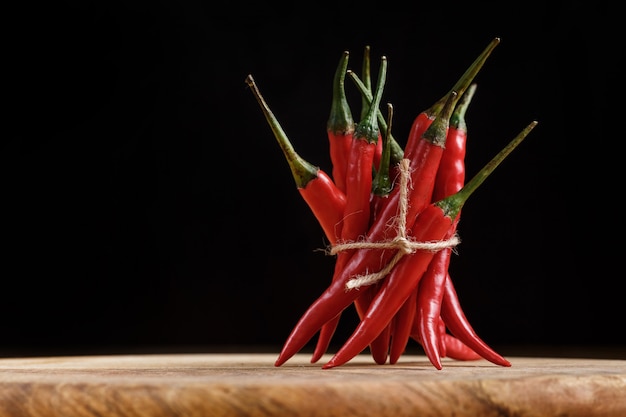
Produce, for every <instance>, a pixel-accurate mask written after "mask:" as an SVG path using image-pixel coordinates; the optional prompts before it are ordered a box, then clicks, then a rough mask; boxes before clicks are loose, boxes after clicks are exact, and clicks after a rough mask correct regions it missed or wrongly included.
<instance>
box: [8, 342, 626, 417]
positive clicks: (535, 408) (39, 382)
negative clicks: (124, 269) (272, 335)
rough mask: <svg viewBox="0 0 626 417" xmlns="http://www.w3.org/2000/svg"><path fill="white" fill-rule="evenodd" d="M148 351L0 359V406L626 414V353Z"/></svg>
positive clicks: (98, 411) (48, 412)
mask: <svg viewBox="0 0 626 417" xmlns="http://www.w3.org/2000/svg"><path fill="white" fill-rule="evenodd" d="M276 357H277V355H273V354H266V353H264V354H150V355H110V356H107V355H104V356H70V357H37V358H8V359H0V417H27V416H28V417H31V416H32V417H35V416H36V417H52V416H54V417H57V416H58V417H74V416H76V417H91V416H93V417H96V416H97V417H109V416H116V417H127V416H129V417H130V416H133V417H135V416H142V417H143V416H150V417H161V416H163V417H176V416H186V417H195V416H198V417H199V416H202V417H205V416H210V417H227V416H228V417H230V416H249V417H265V416H293V417H295V416H320V417H321V416H325V417H335V416H351V417H359V416H377V417H381V416H394V417H403V416H412V417H415V416H420V417H428V416H432V417H440V416H455V417H463V416H471V417H478V416H485V417H490V416H500V417H502V416H519V417H522V416H523V417H534V416H536V417H539V416H541V417H543V416H550V417H554V416H568V417H576V416H581V417H583V416H584V417H588V416H615V417H618V416H619V417H623V416H626V361H625V360H612V359H571V358H569V359H562V358H525V357H512V358H511V357H508V358H507V359H509V360H510V361H511V363H512V366H511V367H510V368H503V367H498V366H495V365H493V364H491V363H490V362H487V361H482V360H481V361H475V362H459V361H453V360H444V362H443V365H444V368H443V369H442V370H440V371H438V370H436V369H435V368H434V367H433V366H432V365H431V364H430V363H429V362H428V360H427V359H426V357H424V356H418V355H415V356H411V355H409V356H403V357H402V358H401V359H400V361H399V362H398V363H397V364H395V365H376V364H374V363H373V361H372V359H371V357H370V356H369V355H362V356H359V357H357V358H355V359H353V360H352V361H350V362H349V363H347V364H345V365H343V366H341V367H337V368H333V369H328V370H322V369H321V365H322V364H323V363H325V361H327V360H328V359H330V357H324V358H322V360H321V361H320V362H319V363H317V364H311V363H309V358H310V355H308V354H299V355H296V356H295V357H293V358H291V359H290V360H289V361H288V362H287V363H286V364H284V365H283V366H281V367H275V366H274V360H275V359H276Z"/></svg>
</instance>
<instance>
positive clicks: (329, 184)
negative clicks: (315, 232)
mask: <svg viewBox="0 0 626 417" xmlns="http://www.w3.org/2000/svg"><path fill="white" fill-rule="evenodd" d="M246 83H247V84H248V86H249V87H250V88H251V90H252V93H253V94H254V96H255V97H256V99H257V101H258V102H259V104H260V106H261V109H262V110H263V114H264V115H265V118H266V120H267V122H268V124H269V125H270V127H271V129H272V132H273V133H274V136H275V137H276V140H277V141H278V144H279V145H280V148H281V150H282V151H283V153H284V155H285V157H286V159H287V163H288V164H289V168H290V169H291V173H292V175H293V178H294V180H295V181H296V186H297V188H298V192H299V193H300V195H301V196H302V198H303V199H304V201H305V202H306V203H307V205H308V206H309V208H310V209H311V211H312V212H313V215H314V216H315V217H316V219H317V220H318V222H319V224H320V225H321V227H322V230H323V231H324V233H325V235H326V237H327V239H328V240H329V241H330V242H331V243H333V242H337V240H338V236H339V234H338V233H339V231H340V229H339V225H340V224H341V219H342V217H343V212H344V209H345V207H346V196H345V194H344V193H342V192H341V190H339V189H337V187H336V186H335V184H334V183H333V181H332V179H331V178H330V177H329V176H328V174H326V173H325V172H324V171H323V170H321V169H320V168H319V167H316V166H314V165H312V164H311V163H309V162H307V161H306V160H304V159H303V158H302V157H301V156H300V155H298V153H297V152H296V151H295V149H294V148H293V146H292V144H291V142H290V141H289V139H288V138H287V135H286V134H285V132H284V130H283V129H282V127H281V126H280V123H279V122H278V120H277V119H276V117H275V116H274V114H273V113H272V111H271V110H270V108H269V106H268V105H267V103H266V102H265V99H264V98H263V96H262V95H261V92H260V91H259V88H258V87H257V85H256V83H255V81H254V79H253V78H252V75H248V77H247V78H246Z"/></svg>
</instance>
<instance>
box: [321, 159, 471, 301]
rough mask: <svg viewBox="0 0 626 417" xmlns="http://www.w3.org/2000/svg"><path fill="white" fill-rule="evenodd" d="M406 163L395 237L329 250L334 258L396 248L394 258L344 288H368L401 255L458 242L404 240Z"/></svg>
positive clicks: (405, 163) (404, 163) (402, 170)
mask: <svg viewBox="0 0 626 417" xmlns="http://www.w3.org/2000/svg"><path fill="white" fill-rule="evenodd" d="M409 163H410V161H409V160H408V159H403V160H402V161H400V164H399V166H400V185H399V187H400V196H399V201H398V214H397V215H396V217H395V219H394V222H395V223H396V230H397V235H396V237H395V238H393V239H391V240H387V241H379V242H365V241H355V242H342V243H337V244H335V245H333V246H332V247H331V248H330V251H329V253H330V254H331V255H336V254H337V253H339V252H341V251H345V250H352V249H397V250H398V252H397V253H396V254H395V255H394V257H393V258H392V259H391V260H390V261H389V263H387V264H386V265H385V267H384V268H383V269H381V270H380V271H378V272H374V273H368V274H364V275H356V276H355V277H353V278H351V279H350V280H349V281H348V282H347V283H346V289H356V288H359V287H362V286H364V285H371V284H374V283H376V282H378V281H379V280H381V279H383V278H384V277H385V276H387V275H388V274H389V273H390V272H391V270H392V269H393V267H394V266H395V265H396V264H397V263H398V262H399V261H400V259H402V257H403V256H404V255H409V254H412V253H415V251H417V250H430V251H434V252H437V251H440V250H442V249H446V248H451V247H454V246H456V245H458V244H459V243H460V239H459V237H458V236H457V235H456V234H455V235H454V236H452V237H451V238H449V239H446V240H439V241H432V242H418V241H414V240H412V239H410V238H409V237H407V227H406V222H407V219H406V217H407V211H408V205H409V203H408V188H409V184H408V182H409Z"/></svg>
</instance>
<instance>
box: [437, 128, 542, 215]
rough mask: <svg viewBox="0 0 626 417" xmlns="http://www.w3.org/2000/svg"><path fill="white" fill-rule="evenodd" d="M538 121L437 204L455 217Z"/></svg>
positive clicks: (447, 213)
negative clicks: (456, 190) (457, 190)
mask: <svg viewBox="0 0 626 417" xmlns="http://www.w3.org/2000/svg"><path fill="white" fill-rule="evenodd" d="M537 123H538V122H537V121H533V122H531V123H530V124H529V125H528V126H526V128H524V130H522V131H521V132H520V133H519V134H518V135H517V136H516V137H515V138H514V139H513V140H511V141H510V142H509V143H508V144H507V145H506V146H505V147H504V148H503V149H502V150H501V151H500V152H498V154H497V155H496V156H494V157H493V158H492V159H491V161H489V162H488V163H487V164H486V165H485V166H484V167H483V168H482V169H481V170H480V171H478V173H477V174H476V175H474V177H473V178H472V179H471V180H469V181H468V182H467V183H466V184H465V186H464V187H463V188H462V189H461V190H459V192H457V193H456V194H453V195H451V196H449V197H446V198H444V199H442V200H439V201H438V202H437V203H435V204H437V205H438V206H439V207H441V209H442V210H443V211H444V213H445V214H446V215H447V216H449V217H450V218H452V219H454V218H456V216H457V215H458V214H459V212H460V211H461V208H462V207H463V205H464V204H465V202H466V201H467V199H468V198H469V196H470V195H472V193H473V192H474V191H476V189H478V187H480V185H481V184H482V183H483V182H484V181H485V180H486V179H487V177H488V176H489V175H490V174H491V173H492V172H493V171H494V170H495V169H496V168H497V167H498V165H500V163H501V162H502V161H504V159H505V158H506V157H507V156H509V154H510V153H511V152H513V150H514V149H515V148H516V147H517V145H519V144H520V143H521V142H522V141H523V140H524V139H525V138H526V136H528V134H529V133H530V131H531V130H533V128H534V127H535V126H536V125H537Z"/></svg>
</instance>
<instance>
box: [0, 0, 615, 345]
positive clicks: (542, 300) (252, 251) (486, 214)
mask: <svg viewBox="0 0 626 417" xmlns="http://www.w3.org/2000/svg"><path fill="white" fill-rule="evenodd" d="M213 4H214V3H210V2H201V1H192V0H184V1H175V2H167V1H163V2H151V3H146V4H142V3H139V2H133V1H130V2H120V3H117V2H104V1H100V2H55V3H54V4H52V3H48V4H47V5H45V6H38V7H35V6H29V7H28V8H15V9H14V10H10V11H7V12H6V14H5V19H6V20H7V25H5V28H6V31H7V33H6V35H5V36H4V40H5V47H4V48H5V49H4V50H3V56H4V58H3V62H4V63H3V68H4V69H5V75H4V76H3V87H4V89H3V91H5V92H4V93H3V94H2V95H3V101H5V106H4V108H5V110H4V116H5V117H6V119H5V120H6V121H5V122H4V123H3V139H2V143H1V153H0V155H1V162H0V169H1V175H0V192H1V193H2V207H3V214H2V217H1V219H2V220H1V223H0V239H1V242H2V246H3V248H2V252H1V253H2V255H1V265H2V284H3V285H2V293H1V297H2V302H1V303H0V317H2V321H3V324H2V327H1V329H2V330H1V331H0V353H2V354H4V355H26V354H48V353H61V354H65V353H68V354H69V353H89V352H125V351H130V350H144V351H148V350H173V351H185V350H192V349H194V350H195V349H197V350H214V349H217V350H219V349H228V348H230V347H231V346H239V347H240V348H242V349H259V348H261V347H268V348H269V349H276V351H277V349H279V348H280V345H281V344H282V342H283V341H284V340H285V338H286V337H287V335H288V333H289V331H290V330H291V328H292V326H293V325H294V324H295V322H296V321H297V319H298V318H299V316H300V315H301V314H302V313H303V312H304V310H305V309H306V307H307V306H308V305H309V304H310V302H312V301H313V300H314V299H315V298H316V297H317V296H318V295H319V294H320V293H321V291H322V290H323V289H324V288H325V286H326V285H327V284H328V283H329V282H330V277H331V274H332V265H333V260H332V258H330V257H327V256H325V255H324V254H323V253H322V252H320V251H318V249H321V248H324V247H325V245H326V242H325V239H324V237H323V234H322V231H321V229H320V228H319V226H318V225H317V223H316V221H315V219H314V218H313V216H312V215H311V213H310V212H309V211H308V209H307V207H306V205H305V204H304V203H303V201H302V200H301V199H300V196H299V194H298V192H297V190H296V188H295V184H294V182H293V178H292V177H291V174H290V172H289V169H288V166H287V164H286V162H285V160H284V158H283V155H282V153H281V151H280V149H279V148H278V145H277V144H276V141H275V139H274V137H273V135H272V132H271V130H270V129H269V126H268V125H267V123H266V121H265V119H264V117H263V115H262V113H261V110H260V108H259V106H258V104H257V102H256V101H255V99H254V97H253V95H252V93H251V91H250V90H249V89H248V88H247V86H246V84H245V82H244V79H245V77H246V76H247V75H248V74H252V75H253V76H254V78H255V80H256V82H257V84H258V85H259V88H260V89H261V92H262V93H263V94H264V96H265V99H266V100H267V101H268V103H269V105H270V107H271V108H272V110H273V111H274V113H275V115H276V116H277V117H278V119H279V121H280V122H281V124H282V126H283V128H284V130H285V131H286V132H287V134H288V135H289V137H290V139H291V141H292V142H293V143H294V146H295V147H296V149H297V150H298V152H299V153H300V154H301V155H302V156H303V157H305V158H306V159H308V160H309V161H311V162H312V163H314V164H316V165H319V166H320V167H321V168H323V169H324V170H326V171H328V172H330V163H329V159H328V156H327V150H328V148H327V146H328V144H327V139H326V131H325V127H326V119H327V117H328V114H329V110H330V98H331V92H332V91H331V83H332V77H333V74H334V71H335V68H336V66H337V64H338V62H339V58H340V56H341V53H342V52H343V51H344V50H348V51H350V53H351V55H350V62H351V65H350V67H351V68H352V69H355V70H357V72H358V71H359V69H360V65H361V57H362V51H363V49H364V47H365V46H366V45H369V46H370V47H371V51H372V64H373V73H374V75H375V74H376V72H377V67H378V59H379V57H380V56H381V55H385V56H386V57H387V59H388V62H389V69H388V76H387V84H386V87H385V95H384V97H383V101H384V102H391V103H393V105H394V109H395V114H394V121H393V126H394V136H395V137H396V138H397V139H398V140H399V142H400V143H401V144H403V138H404V137H406V135H407V133H408V130H409V127H410V125H411V122H412V120H413V118H414V117H415V116H416V115H417V114H418V113H419V112H420V111H422V110H424V109H426V108H427V107H429V106H430V105H431V104H432V103H434V101H435V100H437V99H439V98H440V97H441V96H442V95H443V94H444V93H446V92H447V91H448V90H449V89H450V88H451V87H452V85H453V84H454V82H455V81H456V80H457V78H458V77H459V76H460V75H461V74H462V73H463V72H464V71H465V69H466V68H467V66H468V65H469V64H470V63H471V62H472V61H473V60H474V58H475V57H476V56H477V55H478V54H479V53H480V52H481V51H482V50H483V48H485V47H486V46H487V44H488V43H489V42H490V41H491V40H492V39H493V38H494V37H496V36H497V37H500V38H501V40H502V42H501V43H500V45H499V46H498V47H497V48H496V49H495V51H494V52H493V53H492V55H491V57H490V58H489V60H488V61H487V63H486V64H485V66H484V68H483V70H482V71H481V72H480V74H479V75H478V76H477V78H476V82H477V84H478V90H477V92H476V95H475V96H474V99H473V102H472V104H471V106H470V109H469V110H468V114H467V121H468V127H469V131H470V133H469V135H470V136H469V141H468V149H467V159H466V167H467V173H468V176H470V175H472V174H473V173H475V172H476V171H478V169H480V167H481V166H482V165H483V164H484V163H486V162H487V161H488V160H489V159H490V158H491V157H492V156H493V155H495V153H497V152H498V151H499V150H500V149H501V147H502V146H504V144H505V143H507V142H508V141H509V140H510V139H512V138H513V137H514V136H515V135H516V134H517V133H518V132H519V131H520V130H521V129H522V128H523V127H524V126H526V125H527V124H528V123H530V122H531V121H532V120H537V121H539V125H538V126H537V128H535V130H534V131H533V132H532V133H531V134H530V136H529V137H528V138H527V139H526V141H525V142H524V143H522V144H521V145H520V147H519V148H518V149H516V150H515V152H514V153H513V154H511V156H509V158H508V159H507V160H506V161H505V162H504V163H503V164H502V165H501V166H500V167H499V168H498V169H497V170H496V172H495V173H494V174H493V175H492V176H491V177H490V178H489V179H488V180H487V181H486V182H485V183H484V184H483V185H482V187H481V188H480V189H479V190H478V191H477V192H476V193H475V194H474V195H473V196H472V198H471V199H470V200H469V202H468V203H467V205H466V206H465V208H464V211H463V220H462V222H461V224H460V225H459V233H460V236H461V239H462V244H461V245H460V246H459V248H458V254H457V255H456V256H455V257H454V258H453V260H452V265H451V269H452V275H453V278H454V279H455V283H456V287H457V290H458V292H459V296H460V298H461V302H462V304H463V306H464V308H465V312H466V314H467V316H468V318H469V319H470V321H471V322H472V323H473V325H474V328H475V330H476V331H477V332H478V334H479V335H480V336H481V337H482V338H483V339H484V340H485V341H487V342H488V343H489V344H490V345H492V346H495V347H500V346H502V347H504V346H531V345H557V346H573V345H575V346H609V345H614V346H618V345H623V344H625V343H626V336H625V335H626V332H624V327H623V320H624V319H625V318H626V313H624V308H623V295H622V293H621V292H620V291H619V288H620V287H621V284H622V281H623V278H624V275H623V272H622V270H621V269H620V268H619V266H620V264H619V260H620V259H619V258H620V252H621V251H620V247H621V244H620V242H619V240H618V237H619V230H620V229H621V227H620V224H621V208H620V207H621V206H620V203H618V194H617V193H618V192H619V191H621V190H620V188H619V187H617V186H616V185H615V184H617V181H620V180H621V176H622V174H621V171H620V166H619V164H618V165H613V162H611V161H614V159H617V156H618V153H619V148H618V145H620V143H616V142H623V140H622V139H623V138H620V137H617V138H616V137H615V131H616V127H618V129H617V131H620V125H621V122H620V114H619V111H617V107H612V106H611V107H610V106H609V105H608V104H607V103H608V102H609V101H610V100H609V85H611V84H610V81H609V80H610V79H611V77H612V76H614V75H616V74H617V69H616V67H615V66H614V64H613V63H614V61H617V60H618V59H619V55H620V54H621V51H622V48H615V49H612V48H611V47H610V45H609V43H610V42H609V41H610V40H611V39H612V35H613V33H611V32H612V26H611V25H610V24H608V21H609V17H610V15H611V13H610V11H609V10H607V8H606V7H605V5H604V4H603V3H602V2H594V3H593V4H591V5H588V4H583V3H581V2H562V3H558V2H555V3H552V4H548V3H547V2H546V3H545V4H544V3H537V4H533V3H532V2H513V3H505V2H491V3H490V2H487V3H481V4H480V5H475V4H474V5H465V6H460V5H456V4H453V3H443V2H440V3H433V2H427V3H420V2H411V4H410V5H408V6H404V7H403V8H401V9H398V8H394V7H393V5H392V4H383V5H376V6H375V7H374V6H372V7H371V8H369V9H368V7H367V6H366V5H365V4H360V3H359V4H353V5H342V6H333V7H332V8H327V9H324V8H321V7H320V8H319V9H314V8H309V7H308V6H306V5H304V6H303V5H299V4H298V3H294V4H293V5H292V6H289V5H282V6H272V5H270V4H268V3H257V4H255V5H244V4H241V3H237V4H236V5H233V6H224V5H222V6H220V7H217V6H214V5H213ZM346 86H347V89H348V91H349V95H350V97H351V99H353V100H354V101H352V103H353V106H354V107H353V113H354V114H355V116H356V115H358V112H359V106H360V102H359V101H358V100H356V98H358V95H356V90H355V89H354V88H353V87H354V86H353V85H351V84H350V83H347V84H346ZM611 95H612V96H613V95H614V96H615V97H617V96H619V95H621V93H620V92H617V91H616V92H615V93H611ZM607 151H608V154H609V157H608V158H607ZM613 167H615V168H613ZM620 183H621V181H620ZM354 324H355V317H354V313H353V312H352V311H351V310H350V312H347V313H346V314H345V315H344V320H343V321H342V323H341V325H340V329H339V331H338V333H337V336H336V338H335V340H334V341H335V343H340V342H341V341H342V340H343V339H344V338H345V337H346V336H347V335H348V334H349V333H350V332H351V330H352V328H353V326H354Z"/></svg>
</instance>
